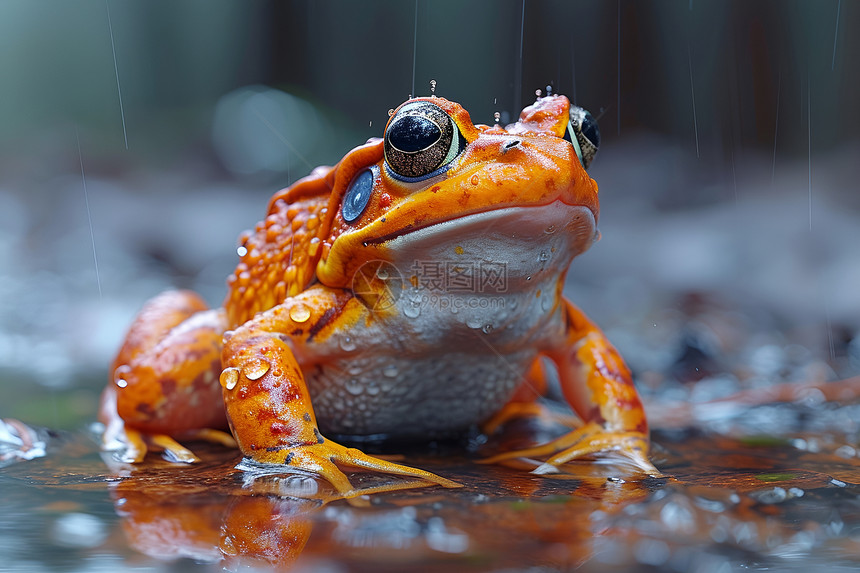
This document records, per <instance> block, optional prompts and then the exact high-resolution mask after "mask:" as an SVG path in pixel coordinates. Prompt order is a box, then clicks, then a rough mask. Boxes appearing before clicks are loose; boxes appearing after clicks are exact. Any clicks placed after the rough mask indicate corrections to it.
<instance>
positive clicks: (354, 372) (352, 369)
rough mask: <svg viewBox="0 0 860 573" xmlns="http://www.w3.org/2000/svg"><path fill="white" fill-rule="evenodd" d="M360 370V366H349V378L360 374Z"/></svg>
mask: <svg viewBox="0 0 860 573" xmlns="http://www.w3.org/2000/svg"><path fill="white" fill-rule="evenodd" d="M361 370H362V368H361V366H350V367H349V368H348V369H347V372H349V375H350V376H358V375H359V374H361Z"/></svg>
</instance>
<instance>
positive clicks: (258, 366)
mask: <svg viewBox="0 0 860 573" xmlns="http://www.w3.org/2000/svg"><path fill="white" fill-rule="evenodd" d="M269 368H271V365H270V364H269V363H268V362H266V361H265V360H256V361H254V362H252V363H251V364H249V365H247V366H246V367H245V369H244V371H243V372H244V374H245V377H246V378H247V379H248V380H259V379H260V378H262V377H263V376H265V374H266V372H268V371H269Z"/></svg>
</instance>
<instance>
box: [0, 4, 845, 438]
mask: <svg viewBox="0 0 860 573" xmlns="http://www.w3.org/2000/svg"><path fill="white" fill-rule="evenodd" d="M857 29H860V4H858V3H857V2H849V1H846V2H841V1H840V0H807V1H801V0H794V1H789V0H772V1H743V0H735V1H701V0H689V1H668V0H664V1H653V0H648V1H633V0H619V1H617V2H612V1H605V0H592V1H570V0H557V1H548V0H474V1H458V0H417V1H411V0H404V1H393V0H387V1H384V0H366V1H363V2H351V1H347V0H340V1H335V0H325V1H317V2H299V1H292V2H287V1H284V2H274V1H272V2H265V1H246V0H185V1H180V2H176V1H167V0H154V1H147V2H143V1H135V0H106V1H105V0H78V1H75V2H52V1H48V0H4V1H3V2H0V78H2V81H0V268H2V271H0V396H2V399H1V400H0V416H4V417H6V416H13V417H18V418H21V419H23V420H25V421H27V422H29V423H33V424H43V425H48V426H52V427H58V428H70V427H71V428H74V427H79V426H80V424H82V423H83V422H85V421H87V420H92V419H94V417H95V405H96V402H97V398H96V396H97V393H98V391H99V389H100V388H101V386H102V385H103V381H104V380H105V379H106V371H107V365H108V361H109V360H110V357H111V354H112V353H113V352H115V350H116V348H117V346H118V345H119V343H120V340H121V337H122V334H123V332H124V330H125V328H127V326H128V324H129V322H130V320H131V318H132V316H133V314H134V313H135V312H136V310H137V309H138V308H139V307H140V306H141V305H142V304H143V302H144V301H145V300H146V299H147V298H149V297H151V296H153V295H155V294H156V293H157V292H159V291H160V290H163V289H165V288H169V287H189V288H194V289H196V290H198V291H200V292H201V293H202V294H204V296H205V297H206V298H207V300H209V301H210V303H212V304H218V303H219V302H220V300H221V298H222V297H223V296H224V292H225V290H224V280H225V277H226V276H227V274H229V272H230V271H231V270H232V268H233V265H234V264H235V257H236V255H235V246H236V243H235V238H236V237H237V236H238V234H239V232H240V231H242V230H243V229H246V228H249V227H251V226H252V225H253V224H254V223H255V222H256V221H257V220H259V219H260V218H261V217H262V215H263V212H264V209H265V205H266V200H267V199H268V197H269V196H270V195H271V193H273V192H274V191H276V190H277V189H279V188H281V187H284V186H287V185H288V184H290V183H292V182H293V181H295V180H296V179H298V178H299V177H302V176H304V175H306V174H307V173H309V172H310V170H311V169H312V168H313V167H314V166H316V165H319V164H333V163H335V162H337V161H338V160H339V159H340V157H341V156H342V155H343V153H344V152H345V151H347V150H349V149H351V148H352V147H354V146H356V145H358V144H361V143H363V142H364V141H365V139H367V138H368V137H371V136H380V135H381V133H382V128H383V127H384V125H385V122H386V120H387V117H388V116H387V111H388V110H389V109H390V108H394V107H396V106H397V105H398V104H399V103H401V102H402V101H403V100H405V99H406V98H408V97H409V95H410V94H416V95H427V94H429V92H430V80H435V82H436V94H438V95H441V96H444V97H447V98H449V99H452V100H455V101H458V102H460V103H461V104H463V105H464V106H465V107H466V109H468V110H469V111H470V113H471V115H472V119H473V121H475V122H476V123H490V122H491V121H492V119H493V114H494V112H497V111H498V112H500V114H501V117H502V120H503V122H504V121H513V120H514V119H515V117H516V115H517V113H518V112H519V110H520V109H521V108H522V107H523V106H524V105H527V104H528V103H530V102H531V101H533V99H534V97H535V91H536V90H542V91H544V92H545V91H546V90H547V86H551V90H552V91H553V92H554V93H564V94H566V95H568V96H569V97H571V99H573V100H574V101H575V102H576V103H578V104H579V105H581V106H583V107H586V108H587V109H589V110H591V111H592V113H593V114H594V115H595V116H597V117H598V118H599V122H600V127H601V133H602V136H603V139H602V146H601V151H600V154H599V155H598V158H597V160H596V162H595V163H594V165H593V167H592V169H591V173H592V176H593V177H594V178H595V179H596V180H597V181H598V183H599V184H600V187H601V203H602V213H601V229H602V232H603V237H604V238H603V240H602V241H601V242H600V243H599V244H598V245H597V246H595V248H593V249H592V250H591V251H590V252H589V253H587V254H586V255H584V256H583V257H582V258H581V259H580V260H578V261H575V262H574V265H573V267H572V270H571V273H570V277H569V278H570V284H569V285H568V286H569V292H568V294H569V295H570V296H571V297H572V298H573V299H574V300H576V301H577V302H578V303H579V304H580V305H581V306H583V307H584V308H585V310H586V311H587V312H589V313H590V314H591V315H592V316H594V317H595V318H596V319H597V320H598V322H600V323H601V324H603V325H604V326H606V327H607V331H608V332H609V334H610V338H612V340H613V341H615V342H616V343H617V344H618V345H619V346H620V347H621V350H622V352H623V353H624V354H625V356H627V357H628V360H629V361H630V362H631V365H632V366H633V368H634V371H636V372H637V374H638V375H639V376H640V378H644V379H645V380H646V381H648V380H650V381H651V382H652V383H654V384H659V383H663V382H671V380H670V378H671V372H677V370H672V369H671V368H669V366H672V365H677V364H678V363H681V362H683V360H686V359H688V358H689V356H690V353H693V354H695V352H698V353H699V355H697V356H699V358H702V357H704V358H707V359H708V360H710V362H711V363H716V364H711V367H712V370H711V372H710V373H711V374H720V373H723V374H724V373H725V372H729V371H730V372H738V367H737V364H743V365H744V369H746V370H745V371H747V372H751V373H752V375H755V376H759V377H760V378H761V379H762V380H765V381H773V380H779V379H791V378H794V379H797V378H809V377H815V376H824V377H828V378H833V377H838V376H844V375H847V374H850V373H852V372H856V371H857V370H858V369H860V337H858V333H860V301H858V292H860V288H858V286H860V255H859V254H858V249H857V245H860V213H858V210H860V194H858V193H857V182H858V180H860V162H858V157H860V104H858V102H860V60H858V56H860V36H858V34H856V33H854V32H855V31H856V30H857ZM703 300H704V301H706V303H702V301H703ZM702 304H705V307H706V309H707V312H704V311H702V310H701V308H702ZM697 305H698V306H697ZM693 307H695V308H693ZM691 308H693V310H691ZM696 309H698V310H696ZM714 309H720V310H719V313H717V314H718V315H719V316H716V318H715V312H714ZM703 312H704V314H703ZM705 315H707V316H705ZM720 324H729V325H730V328H723V329H721V327H720V326H719V325H720ZM726 332H728V333H729V334H725V333H726ZM799 355H800V356H801V358H798V356H799ZM725 356H731V357H732V358H731V359H732V360H733V361H734V363H733V364H732V365H727V364H725V363H724V362H723V363H722V364H721V363H720V357H723V358H724V357H725ZM792 361H793V362H792ZM704 362H707V361H704ZM704 362H703V363H704ZM787 364H799V365H800V366H802V368H799V369H798V368H795V369H792V368H787V367H786V365H787ZM698 368H699V367H698V366H696V369H697V372H698ZM655 372H657V373H660V374H659V376H654V375H653V373H655ZM667 372H668V373H669V374H667ZM649 373H651V374H652V375H650V377H649ZM733 376H735V377H736V378H738V379H739V377H740V375H738V374H733ZM735 381H736V382H737V380H735Z"/></svg>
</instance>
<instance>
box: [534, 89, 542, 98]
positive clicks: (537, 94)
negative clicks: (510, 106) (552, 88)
mask: <svg viewBox="0 0 860 573" xmlns="http://www.w3.org/2000/svg"><path fill="white" fill-rule="evenodd" d="M540 94H541V91H540V90H535V97H536V98H538V99H540Z"/></svg>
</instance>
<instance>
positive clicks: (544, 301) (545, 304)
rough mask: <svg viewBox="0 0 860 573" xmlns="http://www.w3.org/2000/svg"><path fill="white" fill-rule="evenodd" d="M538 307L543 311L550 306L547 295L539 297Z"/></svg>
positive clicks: (550, 300)
mask: <svg viewBox="0 0 860 573" xmlns="http://www.w3.org/2000/svg"><path fill="white" fill-rule="evenodd" d="M540 307H541V310H543V311H544V312H546V311H548V310H549V309H551V308H552V299H551V298H550V297H548V296H545V297H543V298H542V299H540Z"/></svg>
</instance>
